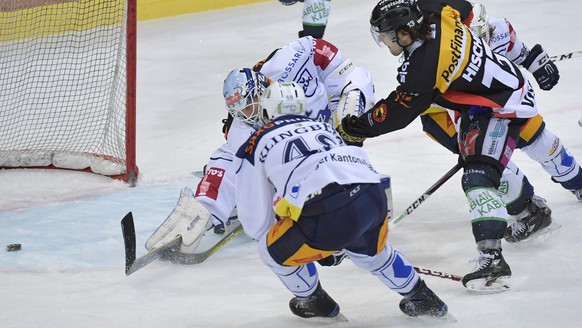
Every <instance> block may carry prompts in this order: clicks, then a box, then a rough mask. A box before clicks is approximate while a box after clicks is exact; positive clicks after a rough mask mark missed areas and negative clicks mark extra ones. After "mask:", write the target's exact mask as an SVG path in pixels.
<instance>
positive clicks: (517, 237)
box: [504, 195, 558, 243]
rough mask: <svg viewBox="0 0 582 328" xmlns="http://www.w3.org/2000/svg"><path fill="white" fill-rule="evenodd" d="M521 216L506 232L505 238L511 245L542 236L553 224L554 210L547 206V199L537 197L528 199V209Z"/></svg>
mask: <svg viewBox="0 0 582 328" xmlns="http://www.w3.org/2000/svg"><path fill="white" fill-rule="evenodd" d="M521 215H523V216H522V217H521V218H518V219H517V220H516V221H515V222H514V223H513V224H511V225H510V226H508V227H507V229H506V230H505V236H504V238H505V240H506V241H507V242H509V243H517V242H520V241H523V240H525V239H528V238H530V237H533V236H535V235H538V234H542V233H543V232H544V231H545V230H546V229H548V228H549V227H550V225H551V224H552V210H551V209H550V208H549V207H548V206H547V205H546V200H545V199H543V198H541V197H538V196H535V195H534V196H533V197H532V198H530V199H528V201H527V205H526V209H525V210H524V212H523V213H522V214H521ZM521 215H520V216H521ZM556 226H558V225H557V224H556Z"/></svg>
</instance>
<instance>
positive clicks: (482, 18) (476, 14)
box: [470, 2, 491, 43]
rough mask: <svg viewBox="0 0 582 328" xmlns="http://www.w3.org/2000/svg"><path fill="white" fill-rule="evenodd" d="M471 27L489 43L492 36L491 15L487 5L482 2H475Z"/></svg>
mask: <svg viewBox="0 0 582 328" xmlns="http://www.w3.org/2000/svg"><path fill="white" fill-rule="evenodd" d="M470 29H471V31H473V33H474V34H476V35H478V36H479V37H480V38H482V39H483V40H485V43H489V39H490V36H491V28H490V27H489V16H487V11H486V10H485V6H483V5H482V4H481V3H478V2H474V3H473V20H472V21H471V26H470Z"/></svg>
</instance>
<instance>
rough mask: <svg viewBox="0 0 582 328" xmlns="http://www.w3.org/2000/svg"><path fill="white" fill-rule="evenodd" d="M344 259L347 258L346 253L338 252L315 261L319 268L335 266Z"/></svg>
mask: <svg viewBox="0 0 582 328" xmlns="http://www.w3.org/2000/svg"><path fill="white" fill-rule="evenodd" d="M346 257H348V255H347V254H346V252H344V251H338V252H337V253H334V254H331V255H330V256H328V257H326V258H323V259H321V260H319V261H317V263H319V264H320V265H321V266H336V265H339V264H340V263H342V261H343V260H344V259H345V258H346Z"/></svg>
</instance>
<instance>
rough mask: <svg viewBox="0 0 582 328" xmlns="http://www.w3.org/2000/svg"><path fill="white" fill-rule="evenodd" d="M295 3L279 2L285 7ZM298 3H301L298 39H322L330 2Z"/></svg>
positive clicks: (281, 0) (304, 0)
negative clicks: (300, 28)
mask: <svg viewBox="0 0 582 328" xmlns="http://www.w3.org/2000/svg"><path fill="white" fill-rule="evenodd" d="M297 1H298V0H279V2H281V3H282V4H283V5H285V6H290V5H294V4H295V3H297ZM299 2H303V10H302V11H301V12H302V16H301V22H302V24H303V30H301V31H299V33H298V34H299V37H303V36H308V35H309V36H312V37H314V38H318V39H321V38H323V34H324V33H325V27H326V26H327V20H328V17H329V11H330V9H331V0H299Z"/></svg>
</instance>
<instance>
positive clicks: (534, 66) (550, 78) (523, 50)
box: [502, 20, 560, 90]
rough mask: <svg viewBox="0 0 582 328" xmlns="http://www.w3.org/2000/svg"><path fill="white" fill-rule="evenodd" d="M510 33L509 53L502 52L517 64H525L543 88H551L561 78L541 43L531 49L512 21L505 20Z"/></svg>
mask: <svg viewBox="0 0 582 328" xmlns="http://www.w3.org/2000/svg"><path fill="white" fill-rule="evenodd" d="M505 22H506V23H507V27H508V30H509V34H510V41H509V46H508V48H507V53H505V54H502V55H504V56H505V57H507V58H508V59H509V60H511V61H512V62H513V63H515V64H517V65H521V66H523V67H524V68H525V69H527V70H528V71H529V72H530V73H532V74H533V76H534V78H535V79H536V82H537V83H538V86H539V87H540V89H542V90H550V89H552V88H553V87H554V86H555V85H556V84H558V80H559V79H560V72H559V71H558V67H557V66H556V64H554V63H553V62H552V61H551V60H550V56H549V55H548V53H547V52H546V51H545V50H544V49H543V48H542V46H541V45H539V44H536V45H535V46H534V47H533V48H532V49H531V50H530V49H528V47H527V46H526V45H525V44H524V43H523V42H522V41H521V40H520V39H519V38H518V37H517V33H516V32H515V30H514V29H513V26H512V25H511V23H510V22H509V21H507V20H505Z"/></svg>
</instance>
